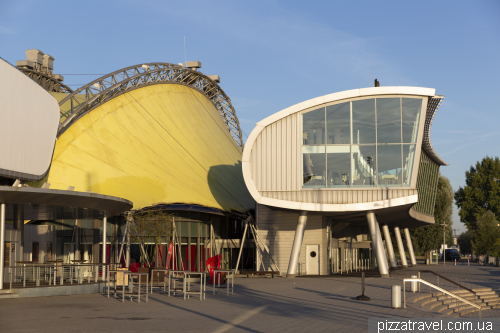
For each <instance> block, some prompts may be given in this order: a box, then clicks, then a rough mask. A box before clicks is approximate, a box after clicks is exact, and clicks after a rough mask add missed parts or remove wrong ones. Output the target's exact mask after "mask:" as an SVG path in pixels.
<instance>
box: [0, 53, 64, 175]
mask: <svg viewBox="0 0 500 333" xmlns="http://www.w3.org/2000/svg"><path fill="white" fill-rule="evenodd" d="M0 102H1V107H0V152H1V154H0V176H7V177H11V178H19V179H23V180H40V179H41V178H43V176H44V175H45V174H46V172H47V171H48V169H49V167H50V163H51V160H52V153H53V151H54V144H55V139H56V133H57V127H58V125H59V105H58V104H57V101H56V99H55V98H54V97H53V96H52V95H50V94H49V93H48V92H47V91H46V90H45V89H43V88H42V87H41V86H39V85H38V84H37V83H36V82H34V81H33V80H32V79H30V78H29V77H27V76H26V75H24V74H23V73H22V72H20V71H19V70H18V69H16V68H15V67H13V66H12V65H10V64H9V63H7V62H6V61H4V60H1V59H0Z"/></svg>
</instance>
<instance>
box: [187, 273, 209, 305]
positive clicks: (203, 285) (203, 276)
mask: <svg viewBox="0 0 500 333" xmlns="http://www.w3.org/2000/svg"><path fill="white" fill-rule="evenodd" d="M183 274H184V279H183V280H184V281H183V288H182V289H183V290H182V291H183V293H184V299H186V295H187V296H188V298H189V295H190V294H200V301H201V300H202V299H205V289H206V284H207V281H206V280H207V279H206V277H207V273H205V272H190V271H184V272H183ZM192 275H199V276H200V280H201V281H200V291H199V292H198V291H190V285H191V276H192ZM186 287H187V288H186Z"/></svg>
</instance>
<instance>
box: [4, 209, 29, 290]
mask: <svg viewBox="0 0 500 333" xmlns="http://www.w3.org/2000/svg"><path fill="white" fill-rule="evenodd" d="M23 222H24V221H23ZM4 263H5V204H4V203H2V204H0V290H1V289H3V271H4V268H5V267H4Z"/></svg>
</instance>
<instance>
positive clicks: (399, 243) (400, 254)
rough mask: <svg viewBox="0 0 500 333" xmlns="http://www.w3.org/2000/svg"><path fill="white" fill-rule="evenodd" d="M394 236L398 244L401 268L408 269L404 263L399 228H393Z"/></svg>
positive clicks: (404, 258) (404, 255)
mask: <svg viewBox="0 0 500 333" xmlns="http://www.w3.org/2000/svg"><path fill="white" fill-rule="evenodd" d="M394 234H395V235H396V241H397V242H398V250H399V256H400V257H401V265H403V267H404V268H406V267H408V263H407V262H406V254H405V248H404V246H403V240H402V239H401V231H400V230H399V227H394Z"/></svg>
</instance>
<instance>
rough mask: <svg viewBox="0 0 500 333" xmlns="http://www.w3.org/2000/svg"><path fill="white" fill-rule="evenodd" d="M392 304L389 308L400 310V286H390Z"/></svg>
mask: <svg viewBox="0 0 500 333" xmlns="http://www.w3.org/2000/svg"><path fill="white" fill-rule="evenodd" d="M391 299H392V302H391V306H392V308H393V309H401V286H398V285H394V286H392V297H391Z"/></svg>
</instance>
